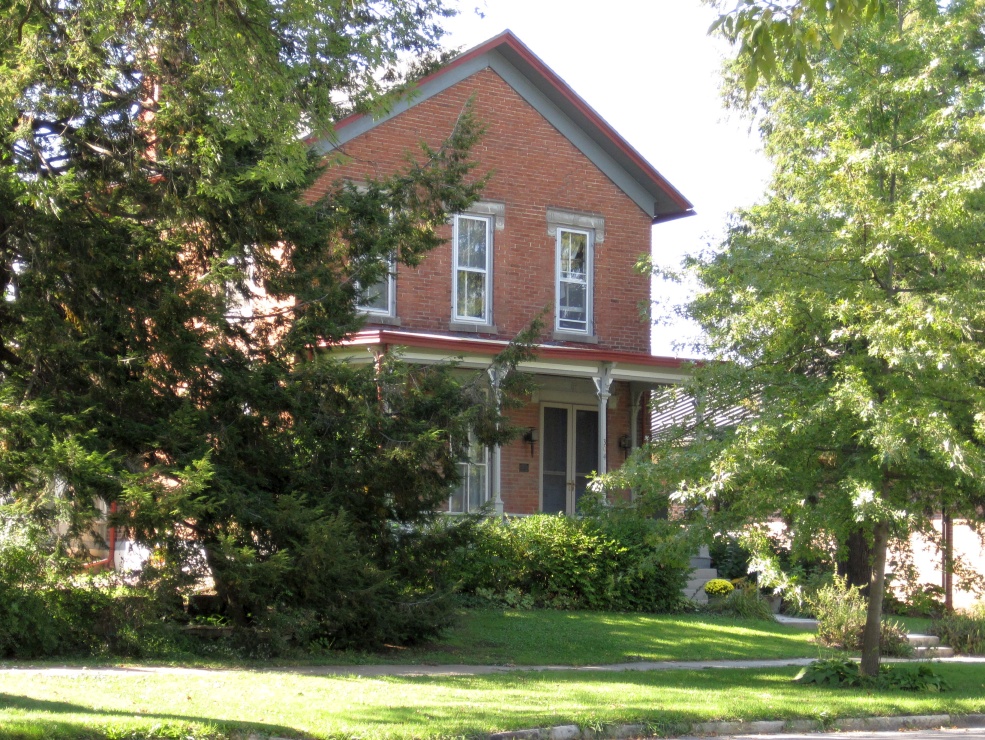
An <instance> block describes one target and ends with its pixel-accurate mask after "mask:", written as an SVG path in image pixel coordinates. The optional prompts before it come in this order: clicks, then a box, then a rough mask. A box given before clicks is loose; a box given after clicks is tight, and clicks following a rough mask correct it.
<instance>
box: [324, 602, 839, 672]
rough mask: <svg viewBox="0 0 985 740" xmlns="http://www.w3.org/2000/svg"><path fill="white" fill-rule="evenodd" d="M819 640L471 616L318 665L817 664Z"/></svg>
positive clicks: (633, 617)
mask: <svg viewBox="0 0 985 740" xmlns="http://www.w3.org/2000/svg"><path fill="white" fill-rule="evenodd" d="M813 637H814V633H813V632H812V631H810V630H805V629H803V628H800V627H793V626H786V625H780V624H777V623H775V622H764V621H758V620H750V619H729V618H723V617H715V616H710V615H707V614H689V615H652V614H613V613H608V612H562V611H552V610H532V611H502V610H468V611H463V613H462V614H461V616H460V621H459V623H458V625H457V626H456V627H455V628H454V629H452V630H449V631H448V633H447V634H446V635H445V636H444V637H443V639H442V640H440V641H439V642H436V643H433V644H431V645H426V646H422V647H420V648H414V649H392V650H388V651H386V652H385V653H382V654H378V653H372V654H367V653H330V654H327V655H324V656H321V657H320V658H319V660H318V662H320V663H340V664H353V663H423V664H429V663H464V664H468V665H482V664H490V665H557V664H563V665H597V664H601V663H623V662H628V661H639V660H726V659H729V660H738V659H744V658H748V659H766V658H814V657H818V655H819V654H820V652H822V651H819V648H818V647H817V646H816V645H815V644H814V642H813ZM825 654H827V652H826V651H825Z"/></svg>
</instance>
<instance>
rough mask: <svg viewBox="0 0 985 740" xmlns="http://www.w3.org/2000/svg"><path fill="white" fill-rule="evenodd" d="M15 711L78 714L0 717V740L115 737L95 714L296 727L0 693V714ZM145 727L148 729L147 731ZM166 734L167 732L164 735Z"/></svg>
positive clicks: (276, 729)
mask: <svg viewBox="0 0 985 740" xmlns="http://www.w3.org/2000/svg"><path fill="white" fill-rule="evenodd" d="M9 710H19V711H22V712H36V713H41V712H43V713H45V714H49V715H65V714H68V715H78V719H70V718H58V717H54V718H51V719H48V718H41V717H37V716H31V717H28V716H25V717H19V716H17V714H16V713H15V714H13V716H9V715H8V717H6V718H5V719H3V720H0V740H21V739H22V738H23V739H25V740H27V739H30V740H35V739H36V738H37V739H38V740H40V739H41V738H44V740H48V739H49V738H52V739H53V740H57V738H62V737H64V738H72V739H73V740H76V739H77V738H86V739H87V740H88V739H89V738H92V740H97V739H98V738H103V737H118V736H119V732H116V731H114V730H113V729H112V728H108V730H107V733H103V732H102V731H100V730H99V729H98V728H93V726H92V725H93V719H95V718H98V717H104V718H107V719H110V718H120V719H126V720H131V721H139V722H144V721H147V723H148V725H150V724H152V723H153V724H156V723H167V724H170V725H189V724H199V725H203V726H208V727H211V728H218V729H220V730H224V731H232V730H254V731H258V732H263V733H266V734H268V735H291V736H295V735H296V734H297V730H296V729H295V728H293V727H285V726H283V725H274V724H267V723H264V722H239V721H236V720H228V719H216V718H214V717H194V716H189V715H183V714H178V713H153V712H125V711H120V710H116V709H98V708H95V707H90V706H85V705H83V704H73V703H71V702H66V701H51V700H49V699H35V698H33V697H29V696H17V695H16V694H5V693H0V716H2V714H3V713H4V712H5V711H9ZM149 729H150V728H149V726H148V730H149ZM168 737H170V735H168Z"/></svg>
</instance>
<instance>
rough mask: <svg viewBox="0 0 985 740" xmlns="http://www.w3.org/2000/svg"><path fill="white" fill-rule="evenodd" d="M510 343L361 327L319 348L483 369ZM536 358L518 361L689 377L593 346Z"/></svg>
mask: <svg viewBox="0 0 985 740" xmlns="http://www.w3.org/2000/svg"><path fill="white" fill-rule="evenodd" d="M507 345H508V342H505V341H502V340H496V339H478V338H473V337H462V336H448V335H444V334H427V333H421V332H411V331H400V330H395V329H376V328H374V329H365V330H363V331H360V332H358V333H356V334H354V335H353V336H352V337H350V338H349V339H347V340H344V341H343V342H341V343H339V344H330V343H328V342H323V343H321V344H320V345H319V349H321V350H328V351H331V353H332V354H333V355H335V356H337V357H345V358H349V359H351V360H355V361H365V362H371V361H373V358H374V354H375V353H378V352H381V351H386V350H389V349H394V348H399V349H400V356H401V357H402V358H403V359H404V360H406V361H407V362H413V363H422V364H430V363H438V362H449V361H454V362H457V363H458V364H459V366H460V367H464V368H477V369H482V368H487V367H489V365H490V364H491V362H492V359H493V357H495V356H496V355H497V354H499V353H500V352H502V351H503V350H504V349H505V348H506V347H507ZM534 352H535V354H536V357H535V359H533V360H531V361H529V362H523V363H520V365H519V368H520V370H522V371H524V372H529V373H533V374H536V375H560V376H566V377H576V378H593V377H597V376H599V375H601V374H602V372H603V371H604V369H605V368H606V367H607V366H608V367H609V368H611V373H612V376H611V377H612V379H613V380H621V381H627V382H636V383H649V384H654V385H666V384H669V383H678V382H680V381H682V380H684V379H685V378H687V377H688V376H689V375H690V370H689V366H690V365H691V364H692V363H693V362H694V361H693V360H687V359H679V358H674V357H658V356H655V355H647V354H642V353H636V352H619V351H612V350H607V349H601V348H596V347H572V346H559V345H553V344H538V345H536V347H535V348H534Z"/></svg>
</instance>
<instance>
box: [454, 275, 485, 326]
mask: <svg viewBox="0 0 985 740" xmlns="http://www.w3.org/2000/svg"><path fill="white" fill-rule="evenodd" d="M457 309H458V316H460V317H463V318H469V319H480V320H483V321H484V320H485V318H486V275H485V273H482V272H466V271H464V270H459V271H458V306H457Z"/></svg>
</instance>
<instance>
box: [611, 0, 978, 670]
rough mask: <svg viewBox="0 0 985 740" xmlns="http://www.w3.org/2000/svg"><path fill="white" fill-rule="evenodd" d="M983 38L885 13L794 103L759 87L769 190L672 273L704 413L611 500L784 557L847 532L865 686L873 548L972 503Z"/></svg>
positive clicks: (780, 87)
mask: <svg viewBox="0 0 985 740" xmlns="http://www.w3.org/2000/svg"><path fill="white" fill-rule="evenodd" d="M983 28H985V3H983V2H982V1H981V0H954V1H953V2H950V3H947V4H945V5H938V3H936V2H927V1H925V0H911V1H910V2H901V3H898V4H894V6H893V8H891V9H890V10H888V11H887V13H886V16H885V17H884V18H882V19H881V20H878V21H874V22H872V23H871V24H867V25H864V26H860V27H858V28H855V29H854V30H852V31H851V32H849V33H847V34H846V35H845V38H844V40H843V43H842V44H841V45H840V47H839V48H836V47H834V46H830V47H824V48H823V49H822V50H821V51H820V52H819V53H818V55H817V56H816V57H815V58H814V59H813V60H812V64H813V65H814V68H815V70H816V77H815V81H814V84H813V85H812V86H811V87H809V88H807V87H805V86H803V85H802V84H799V83H800V80H799V76H798V75H797V74H796V73H795V72H793V71H791V72H790V73H789V74H788V73H786V71H784V70H778V72H777V75H776V77H775V78H774V79H773V81H772V82H770V83H768V84H762V85H760V86H759V87H757V88H756V90H755V95H754V97H753V98H752V99H751V100H750V103H749V105H750V106H751V109H752V111H753V112H754V113H755V115H756V120H757V122H758V125H759V128H760V131H761V132H762V135H763V138H764V142H765V146H766V150H767V153H768V154H769V155H770V157H771V159H772V161H773V164H774V175H773V180H772V185H771V188H770V190H769V192H768V194H767V196H766V198H765V200H764V201H763V202H762V203H761V204H760V205H757V206H755V207H753V208H750V209H748V210H745V211H742V212H740V213H738V214H736V216H735V220H734V222H733V223H732V224H731V226H730V228H729V231H728V236H727V238H726V240H725V243H724V244H723V245H721V248H720V249H717V250H712V251H709V252H708V253H706V254H704V255H701V256H699V257H696V258H694V259H691V260H689V263H688V265H687V267H688V272H689V273H690V274H691V275H693V276H694V278H696V280H697V282H698V285H699V292H698V295H697V297H696V298H695V299H694V301H693V302H691V303H690V305H688V306H687V307H686V309H685V310H684V312H685V314H686V315H687V316H689V317H691V318H693V319H695V320H696V321H698V322H699V323H700V325H701V326H702V327H703V328H704V330H705V332H706V333H707V334H706V336H707V343H706V345H705V346H703V347H702V348H701V349H702V350H703V351H704V352H706V353H707V355H708V356H709V357H710V358H713V360H712V361H709V362H707V363H704V364H703V365H702V366H700V367H698V368H696V369H695V376H694V379H693V381H692V382H690V383H689V384H687V385H686V386H685V388H684V389H683V391H682V393H684V394H685V395H688V396H689V397H690V398H692V399H696V402H697V404H698V408H699V409H702V410H703V413H701V414H698V415H696V416H692V417H691V422H690V423H689V424H685V425H681V426H679V427H677V428H676V429H674V430H671V432H670V433H669V435H668V436H667V437H666V438H664V439H663V440H662V441H658V442H657V443H655V444H654V445H652V446H651V447H649V448H644V450H642V451H641V453H640V454H638V455H636V456H635V457H634V459H633V461H632V462H631V464H630V465H628V466H627V467H626V468H625V473H624V476H623V479H622V483H623V484H629V485H633V486H635V487H636V488H637V489H638V490H641V491H646V492H647V493H645V494H644V498H645V497H646V496H654V497H657V498H659V497H660V496H661V495H664V496H665V495H666V494H667V493H668V492H671V493H672V495H673V497H675V498H676V499H678V500H680V501H682V502H686V503H688V504H690V505H693V507H694V508H695V510H698V509H703V511H705V512H707V514H708V517H709V519H710V521H711V523H712V525H713V526H714V527H716V528H719V529H720V530H724V531H735V530H736V529H738V528H740V527H748V526H749V525H750V524H751V523H756V522H759V523H764V522H765V521H766V520H767V519H768V518H770V517H771V516H779V517H780V518H782V520H783V521H784V522H785V523H786V525H787V528H788V532H789V533H790V535H791V536H792V537H793V538H794V540H795V545H797V546H799V547H801V548H803V549H802V551H806V550H813V551H814V552H827V553H829V555H830V553H831V551H832V549H833V548H837V547H839V546H841V547H842V548H843V547H844V543H845V542H846V541H847V540H848V538H849V537H850V536H851V535H852V534H853V533H854V532H858V531H862V532H864V536H865V539H866V540H867V542H868V544H869V545H870V546H871V549H872V561H871V562H872V565H873V576H872V582H871V585H870V588H869V592H868V595H869V613H868V621H867V624H866V632H865V637H864V648H863V664H862V667H863V671H864V672H865V673H867V674H869V675H872V674H873V673H874V672H875V671H876V669H877V665H878V637H879V627H880V612H881V602H882V596H883V585H884V580H883V579H884V573H885V565H886V552H887V545H888V544H889V543H890V542H891V541H892V540H893V539H894V538H902V539H905V538H907V537H908V536H909V535H910V534H911V533H912V532H914V531H916V530H921V529H927V528H928V527H929V515H930V514H931V513H932V512H934V511H939V510H940V509H941V508H946V509H947V510H948V511H952V512H957V511H962V512H966V513H967V512H970V513H972V514H974V513H975V512H980V508H979V507H980V506H981V505H982V503H983V502H985V375H983V368H985V333H983V332H985V313H983V311H985V308H983V307H985V252H983V236H982V235H983V234H985V188H983V182H985V112H983V111H985V108H983V102H985V84H983V83H985V75H983V72H985V64H983V59H985V56H983V50H985V36H983ZM737 84H739V85H741V81H739V82H737ZM737 97H738V98H741V97H742V96H737ZM723 419H725V420H727V422H728V424H727V425H726V426H723V425H722V424H721V421H722V420H723ZM747 531H748V530H747Z"/></svg>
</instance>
